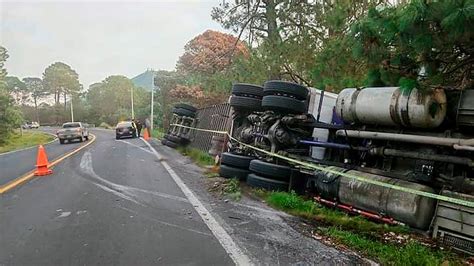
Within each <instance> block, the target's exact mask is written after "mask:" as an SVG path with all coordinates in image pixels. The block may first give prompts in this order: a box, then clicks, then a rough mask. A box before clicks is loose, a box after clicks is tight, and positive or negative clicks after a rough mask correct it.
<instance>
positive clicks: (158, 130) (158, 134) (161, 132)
mask: <svg viewBox="0 0 474 266" xmlns="http://www.w3.org/2000/svg"><path fill="white" fill-rule="evenodd" d="M164 135H165V131H164V130H163V129H162V128H154V129H153V131H152V132H151V136H152V137H153V138H157V139H162V138H163V136H164Z"/></svg>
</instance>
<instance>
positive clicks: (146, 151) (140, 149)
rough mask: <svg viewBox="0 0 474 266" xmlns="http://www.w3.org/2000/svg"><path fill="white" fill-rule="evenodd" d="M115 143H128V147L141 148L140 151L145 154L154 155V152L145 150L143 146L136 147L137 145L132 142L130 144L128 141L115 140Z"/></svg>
mask: <svg viewBox="0 0 474 266" xmlns="http://www.w3.org/2000/svg"><path fill="white" fill-rule="evenodd" d="M115 141H118V142H123V143H127V144H128V145H132V146H134V147H136V148H139V149H140V150H142V151H144V152H147V153H151V154H153V152H152V151H150V150H147V149H145V148H143V147H141V146H138V145H135V144H133V143H130V142H128V141H125V140H115Z"/></svg>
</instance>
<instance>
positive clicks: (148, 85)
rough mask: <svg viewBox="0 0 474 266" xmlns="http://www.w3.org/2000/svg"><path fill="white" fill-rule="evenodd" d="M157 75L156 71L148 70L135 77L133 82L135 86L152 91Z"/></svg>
mask: <svg viewBox="0 0 474 266" xmlns="http://www.w3.org/2000/svg"><path fill="white" fill-rule="evenodd" d="M155 73H156V71H153V70H147V71H145V72H143V73H141V74H140V75H138V76H136V77H133V78H132V79H131V80H132V82H133V84H134V85H135V86H138V87H142V88H144V89H146V90H147V91H151V90H152V88H153V76H154V74H155Z"/></svg>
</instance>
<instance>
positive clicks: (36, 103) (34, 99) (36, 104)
mask: <svg viewBox="0 0 474 266" xmlns="http://www.w3.org/2000/svg"><path fill="white" fill-rule="evenodd" d="M33 101H34V102H35V113H36V122H38V124H40V125H41V123H40V120H39V113H38V102H37V100H36V97H34V98H33Z"/></svg>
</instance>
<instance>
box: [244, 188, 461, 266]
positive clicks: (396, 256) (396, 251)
mask: <svg viewBox="0 0 474 266" xmlns="http://www.w3.org/2000/svg"><path fill="white" fill-rule="evenodd" d="M250 193H253V195H254V196H256V197H258V198H260V199H262V200H263V201H265V202H266V203H267V204H268V205H270V206H271V207H273V208H275V209H279V210H282V211H285V212H287V213H289V214H291V215H294V216H297V217H300V218H303V219H304V221H305V222H306V223H307V224H309V227H310V229H309V231H310V234H311V237H313V238H314V239H316V240H319V241H322V242H324V243H326V244H329V245H336V246H339V247H342V248H348V249H350V250H353V251H357V252H358V253H360V254H362V255H364V256H366V257H368V258H370V259H373V260H375V261H377V262H379V263H381V264H382V265H463V264H468V262H467V261H466V260H465V259H466V258H465V257H463V255H458V254H456V253H453V252H450V251H448V250H442V249H441V248H440V247H438V246H436V245H435V244H434V243H433V242H431V241H427V240H426V239H423V238H422V237H421V236H417V235H415V234H414V233H410V231H409V228H407V227H404V226H390V225H387V224H380V223H375V222H371V221H369V220H367V219H365V218H362V217H360V216H351V215H348V214H346V213H344V212H341V211H338V210H335V209H330V208H328V207H325V206H322V205H320V204H318V203H316V202H314V201H312V200H307V199H305V198H304V197H302V196H299V195H297V194H296V193H295V192H267V191H263V190H254V189H252V190H250Z"/></svg>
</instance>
